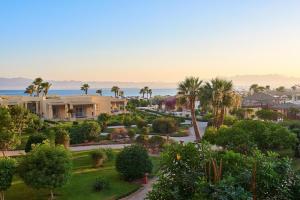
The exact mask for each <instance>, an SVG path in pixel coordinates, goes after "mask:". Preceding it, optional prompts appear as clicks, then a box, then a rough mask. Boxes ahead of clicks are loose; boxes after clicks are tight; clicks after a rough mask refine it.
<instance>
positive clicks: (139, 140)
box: [135, 135, 149, 146]
mask: <svg viewBox="0 0 300 200" xmlns="http://www.w3.org/2000/svg"><path fill="white" fill-rule="evenodd" d="M148 139H149V136H148V135H139V136H137V137H136V139H135V142H136V143H137V144H140V145H142V146H147V145H148Z"/></svg>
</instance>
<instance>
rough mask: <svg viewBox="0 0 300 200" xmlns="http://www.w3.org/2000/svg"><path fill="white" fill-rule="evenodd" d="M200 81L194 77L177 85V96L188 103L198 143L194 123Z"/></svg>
mask: <svg viewBox="0 0 300 200" xmlns="http://www.w3.org/2000/svg"><path fill="white" fill-rule="evenodd" d="M201 84H202V81H201V80H199V78H196V77H189V78H186V79H185V80H184V81H183V82H181V83H179V85H178V94H180V95H182V96H183V97H185V98H186V99H187V101H188V102H189V108H190V109H191V116H192V123H193V127H194V131H195V136H196V140H198V141H200V139H201V136H200V131H199V127H198V125H197V121H196V114H195V102H196V98H197V97H198V96H199V95H200V91H201Z"/></svg>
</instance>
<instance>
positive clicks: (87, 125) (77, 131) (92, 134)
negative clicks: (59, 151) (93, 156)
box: [70, 121, 101, 144]
mask: <svg viewBox="0 0 300 200" xmlns="http://www.w3.org/2000/svg"><path fill="white" fill-rule="evenodd" d="M100 131H101V127H100V125H99V124H98V123H97V122H96V121H84V122H83V123H81V124H78V125H74V126H72V127H71V128H70V136H71V143H72V144H79V143H83V142H85V141H92V140H95V139H97V138H98V137H99V136H100Z"/></svg>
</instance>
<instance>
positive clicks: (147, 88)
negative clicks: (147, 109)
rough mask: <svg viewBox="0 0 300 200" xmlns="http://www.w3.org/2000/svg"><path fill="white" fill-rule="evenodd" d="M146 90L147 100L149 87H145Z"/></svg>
mask: <svg viewBox="0 0 300 200" xmlns="http://www.w3.org/2000/svg"><path fill="white" fill-rule="evenodd" d="M144 90H145V93H146V95H147V99H148V94H149V87H148V86H145V87H144Z"/></svg>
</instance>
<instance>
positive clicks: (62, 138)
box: [54, 127, 70, 148]
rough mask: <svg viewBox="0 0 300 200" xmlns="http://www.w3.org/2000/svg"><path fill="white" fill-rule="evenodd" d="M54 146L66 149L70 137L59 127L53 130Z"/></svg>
mask: <svg viewBox="0 0 300 200" xmlns="http://www.w3.org/2000/svg"><path fill="white" fill-rule="evenodd" d="M54 131H55V144H61V145H64V147H65V148H68V146H69V142H70V136H69V133H68V131H67V130H65V129H63V128H61V127H59V128H56V129H55V130H54Z"/></svg>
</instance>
